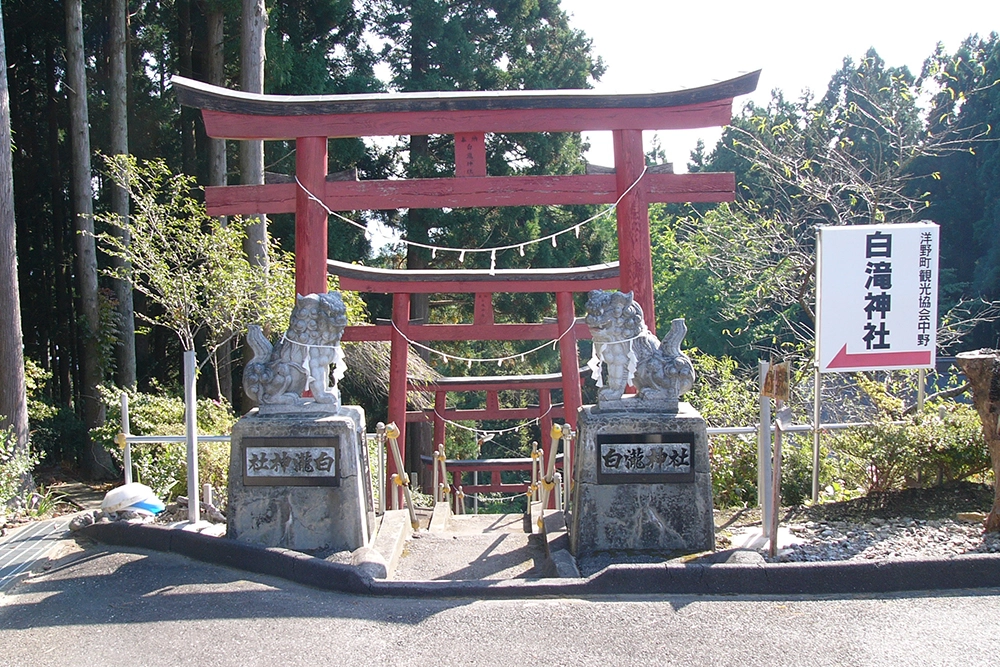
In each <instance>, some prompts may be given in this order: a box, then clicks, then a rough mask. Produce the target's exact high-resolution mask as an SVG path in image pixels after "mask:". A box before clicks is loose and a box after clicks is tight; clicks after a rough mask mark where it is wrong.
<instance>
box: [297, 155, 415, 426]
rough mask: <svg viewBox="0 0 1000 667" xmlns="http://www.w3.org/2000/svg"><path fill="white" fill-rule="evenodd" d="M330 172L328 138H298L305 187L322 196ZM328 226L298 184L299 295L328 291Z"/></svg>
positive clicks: (323, 214)
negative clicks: (328, 168) (328, 166)
mask: <svg viewBox="0 0 1000 667" xmlns="http://www.w3.org/2000/svg"><path fill="white" fill-rule="evenodd" d="M326 172H327V139H326V137H299V138H298V139H296V140H295V175H296V177H298V179H299V182H301V183H302V185H303V186H304V187H305V189H307V190H309V192H311V193H313V194H314V195H315V196H316V197H319V198H322V197H323V193H324V190H325V188H326ZM326 229H327V215H326V210H325V209H324V208H323V207H322V206H321V205H320V204H319V203H318V202H315V201H313V200H312V199H310V198H309V194H308V193H307V192H306V191H305V190H303V188H301V187H296V192H295V291H296V292H297V293H299V294H322V293H325V292H326V259H327V249H326ZM401 422H402V420H400V423H401ZM400 428H402V425H400ZM401 444H402V443H401Z"/></svg>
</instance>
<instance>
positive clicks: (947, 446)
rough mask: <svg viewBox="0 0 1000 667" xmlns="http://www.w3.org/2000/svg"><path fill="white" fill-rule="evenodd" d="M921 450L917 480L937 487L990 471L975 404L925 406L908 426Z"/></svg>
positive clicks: (988, 455)
mask: <svg viewBox="0 0 1000 667" xmlns="http://www.w3.org/2000/svg"><path fill="white" fill-rule="evenodd" d="M907 431H908V432H909V434H910V437H912V438H913V440H914V444H915V447H916V449H917V456H918V466H917V470H916V474H915V475H914V477H915V478H916V479H917V480H919V481H922V480H927V479H932V480H934V483H936V484H943V483H945V482H951V481H954V480H960V479H965V478H967V477H971V476H973V475H979V474H982V473H984V472H986V471H987V470H989V469H990V451H989V447H988V446H987V445H986V439H985V438H984V437H983V426H982V422H981V421H980V420H979V415H978V414H977V413H976V409H975V408H974V407H972V406H971V405H968V404H964V403H956V402H955V401H942V402H940V403H935V404H927V405H926V406H924V412H923V414H921V415H919V417H918V418H914V419H913V420H912V424H911V425H910V426H908V427H907Z"/></svg>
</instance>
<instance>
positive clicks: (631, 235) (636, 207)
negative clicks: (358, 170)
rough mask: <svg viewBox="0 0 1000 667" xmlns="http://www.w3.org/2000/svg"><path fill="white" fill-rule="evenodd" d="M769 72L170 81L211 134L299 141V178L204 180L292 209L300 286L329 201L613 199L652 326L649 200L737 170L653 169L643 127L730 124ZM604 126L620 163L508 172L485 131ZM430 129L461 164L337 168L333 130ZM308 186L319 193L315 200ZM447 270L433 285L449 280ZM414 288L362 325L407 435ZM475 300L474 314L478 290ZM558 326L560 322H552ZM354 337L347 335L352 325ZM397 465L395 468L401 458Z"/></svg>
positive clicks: (214, 208) (215, 190) (398, 204)
mask: <svg viewBox="0 0 1000 667" xmlns="http://www.w3.org/2000/svg"><path fill="white" fill-rule="evenodd" d="M759 75H760V72H759V71H758V72H752V73H750V74H746V75H743V76H740V77H737V78H735V79H730V80H728V81H723V82H721V83H716V84H713V85H709V86H704V87H700V88H692V89H689V90H680V91H673V92H665V93H649V94H629V95H607V94H598V93H594V92H593V91H589V90H534V91H482V92H451V93H448V92H428V93H388V94H364V95H325V96H279V95H258V94H253V93H243V92H237V91H231V90H228V89H225V88H219V87H217V86H212V85H209V84H205V83H201V82H198V81H194V80H191V79H186V78H183V77H173V79H172V85H173V88H174V90H175V91H176V93H177V97H178V99H179V100H180V102H181V104H183V105H186V106H190V107H196V108H199V109H201V110H202V117H203V119H204V122H205V131H206V132H207V134H208V135H209V136H210V137H214V138H219V139H234V140H252V139H258V140H290V139H294V140H295V142H296V157H295V173H296V178H297V180H298V183H276V184H268V185H242V186H224V187H209V188H206V190H205V203H206V206H207V209H208V213H209V214H210V215H237V214H253V213H265V214H267V213H291V212H294V213H295V262H296V276H295V286H296V290H297V291H298V292H299V293H301V294H308V293H314V292H324V291H326V274H327V256H326V253H327V222H328V221H327V210H326V209H327V208H329V209H330V210H333V211H353V210H381V209H395V208H461V207H490V206H537V205H542V206H547V205H570V204H616V214H617V222H618V248H619V264H620V274H621V275H620V281H618V284H616V285H614V286H615V287H618V288H619V289H621V290H623V291H632V292H633V293H634V295H635V299H636V301H637V302H638V303H639V304H640V305H641V306H642V308H643V311H644V313H645V315H646V323H647V325H648V326H649V328H650V329H651V330H655V314H654V311H653V279H652V260H651V256H650V242H649V211H648V205H649V204H650V203H657V202H720V201H732V199H733V197H734V193H735V187H736V183H735V177H734V176H733V174H731V173H696V174H670V173H644V170H645V154H644V152H643V145H642V132H643V130H672V129H691V128H701V127H715V126H721V125H726V124H728V123H729V122H730V119H731V117H732V103H733V98H734V97H735V96H737V95H743V94H746V93H750V92H752V91H753V90H754V89H755V88H756V87H757V79H758V77H759ZM601 130H604V131H611V132H612V134H613V138H614V155H615V165H614V171H613V173H603V174H586V175H562V176H504V177H501V176H488V175H487V173H486V153H485V142H484V135H485V133H487V132H494V133H496V132H583V131H601ZM425 134H453V135H454V136H455V152H456V155H455V157H456V160H455V163H456V173H455V177H453V178H426V179H413V180H368V181H357V180H354V181H344V180H329V179H328V178H327V175H328V154H327V142H328V140H329V139H330V138H338V137H372V136H396V135H425ZM640 177H641V178H640ZM299 184H301V187H300V185H299ZM310 194H312V195H314V196H315V197H316V198H318V199H320V200H322V202H323V204H320V203H319V202H317V201H314V200H313V199H311V198H310ZM324 206H325V207H324ZM430 273H440V272H430ZM471 273H472V272H468V271H464V272H461V275H460V276H455V277H454V278H453V285H452V286H449V287H448V288H447V289H441V290H440V291H444V292H449V291H450V292H459V291H469V290H468V289H455V287H457V286H459V285H461V284H463V283H464V282H465V279H466V278H467V277H469V276H470V274H471ZM496 273H500V272H499V271H498V272H496ZM521 273H523V272H521ZM342 280H343V277H342ZM438 282H439V284H438V285H437V288H442V287H443V286H442V285H441V284H440V281H438ZM348 284H349V283H344V282H342V285H343V286H344V287H345V289H357V288H356V287H353V288H352V287H349V286H348ZM539 284H540V283H539ZM536 286H537V285H536ZM608 286H609V287H610V286H611V285H608ZM476 289H477V290H481V291H480V292H477V294H478V293H483V294H489V293H492V292H499V291H505V288H504V287H503V286H502V285H499V284H497V285H493V284H481V285H479V286H478V287H477V288H476ZM544 291H555V290H544ZM571 291H572V290H571ZM410 293H414V292H395V293H394V297H393V322H394V323H395V324H396V325H397V328H396V329H395V330H393V331H392V332H391V335H390V336H389V337H388V338H384V337H382V336H383V333H381V331H383V330H384V328H379V327H364V328H365V329H369V330H372V331H370V332H366V333H370V334H372V335H377V337H376V338H374V339H375V340H391V341H392V370H391V373H392V377H391V383H392V385H393V386H395V387H397V390H396V392H395V393H394V394H393V396H392V397H391V399H390V405H389V419H390V420H391V421H395V422H396V424H397V425H398V426H399V428H400V431H401V435H400V439H399V443H400V444H401V445H403V443H405V438H404V435H405V434H404V433H402V431H404V429H405V422H406V392H405V387H406V377H405V375H406V370H405V369H406V364H405V357H406V342H405V339H404V338H403V336H402V335H400V333H399V332H400V331H401V328H402V327H400V324H403V325H404V326H409V298H408V294H410ZM561 294H564V295H565V296H564V297H562V298H569V310H568V311H567V310H566V309H565V308H563V307H561V308H560V320H562V319H563V318H564V317H566V315H564V313H565V312H569V313H572V296H571V294H570V293H569V292H563V293H561ZM484 303H485V302H484ZM476 306H477V308H476V310H477V314H478V313H479V312H480V299H479V297H478V296H477V302H476ZM490 312H491V313H492V310H490ZM569 316H570V317H572V315H569ZM570 321H572V320H570ZM429 326H430V325H424V327H421V332H420V333H419V334H416V335H418V336H420V338H417V339H416V340H461V338H454V337H448V336H454V335H458V336H463V335H465V334H466V333H468V330H455V331H453V332H451V333H450V334H449V333H447V332H446V330H445V329H440V330H439V331H441V332H444V333H443V335H442V336H441V337H436V338H428V337H427V336H428V334H429V332H430V331H431V330H430V329H429V328H428V327H429ZM441 326H443V325H441ZM493 326H494V327H501V326H525V325H493ZM532 326H537V327H544V326H546V325H532ZM354 329H358V328H354ZM552 330H553V331H556V327H555V326H553V327H552ZM387 333H388V332H387ZM559 333H561V330H560V331H558V332H556V334H555V336H551V337H549V338H546V336H547V334H546V336H543V335H542V332H541V330H537V331H533V332H532V333H531V336H525V335H520V336H517V337H516V339H522V338H524V339H528V338H532V337H534V336H537V337H536V338H534V339H536V340H537V339H551V338H555V337H556V336H558V334H559ZM351 335H354V334H351ZM344 339H345V340H351V338H350V337H349V336H348V335H347V334H345V337H344ZM354 340H358V338H354ZM501 340H511V339H510V338H501ZM568 352H569V350H565V351H563V361H562V364H563V366H564V368H563V387H564V394H566V395H569V394H570V393H572V392H573V391H574V389H573V386H574V385H575V387H576V389H575V392H576V393H577V395H579V383H578V376H577V374H576V373H575V372H573V373H568V372H567V368H566V366H567V364H569V363H570V362H569V360H568V359H567V357H568ZM400 360H402V361H403V362H404V363H402V365H400V364H399V363H398V362H399V361H400ZM577 363H578V360H577V356H576V352H575V341H574V350H573V357H572V362H571V364H570V365H572V367H573V368H574V369H575V367H576V365H577ZM401 388H402V389H401ZM400 396H402V398H400ZM566 407H567V408H569V405H567V406H566ZM575 417H576V415H575V412H574V413H572V414H570V411H569V410H568V409H567V414H566V416H565V418H566V420H567V421H568V422H570V423H571V424H572V425H573V426H574V427H575V425H576V424H575V422H576V418H575ZM390 468H394V466H393V465H392V463H391V462H390ZM392 472H395V470H392V469H390V471H389V474H391V473H392Z"/></svg>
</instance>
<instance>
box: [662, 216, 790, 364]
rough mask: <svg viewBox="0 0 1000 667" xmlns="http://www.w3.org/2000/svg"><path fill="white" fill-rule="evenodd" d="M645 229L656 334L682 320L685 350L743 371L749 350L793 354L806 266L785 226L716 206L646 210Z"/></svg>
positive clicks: (750, 356) (751, 352) (749, 357)
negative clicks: (728, 361)
mask: <svg viewBox="0 0 1000 667" xmlns="http://www.w3.org/2000/svg"><path fill="white" fill-rule="evenodd" d="M650 227H651V230H652V233H651V236H652V239H653V248H652V252H653V291H654V296H655V299H656V312H657V330H659V331H666V330H667V329H668V328H669V326H670V320H671V319H673V318H675V317H684V318H685V319H686V320H687V323H688V327H689V330H688V337H687V340H688V342H689V343H690V344H691V345H695V346H697V347H698V348H699V349H701V350H702V351H704V352H707V353H709V354H712V355H716V356H726V355H734V356H736V357H737V358H738V359H739V361H740V362H741V363H744V364H750V363H753V360H754V359H756V358H757V353H755V352H754V349H765V350H772V351H780V353H781V354H782V355H787V354H789V353H791V352H794V351H796V350H798V349H799V347H800V343H799V341H800V339H801V338H802V337H803V336H804V333H803V326H804V322H803V318H804V315H803V311H802V309H801V304H800V301H801V298H802V294H801V293H800V290H799V285H800V284H801V283H802V281H803V279H805V276H804V274H803V269H802V267H803V266H804V265H807V264H808V263H809V259H808V258H807V257H805V256H803V251H802V250H801V249H799V248H797V247H796V246H795V244H794V243H791V242H789V239H788V229H787V227H786V226H784V225H782V224H781V223H779V222H776V221H773V220H769V219H766V218H763V217H761V216H760V215H751V214H749V213H747V212H746V211H744V210H741V209H739V208H735V207H731V206H729V205H728V204H722V205H720V206H718V207H717V208H715V209H712V210H710V211H708V212H706V213H705V214H704V215H702V214H698V213H696V212H694V213H691V214H688V215H683V216H676V215H671V214H670V213H669V209H668V208H667V207H664V206H654V207H652V208H651V211H650Z"/></svg>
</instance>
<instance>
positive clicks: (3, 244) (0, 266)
mask: <svg viewBox="0 0 1000 667" xmlns="http://www.w3.org/2000/svg"><path fill="white" fill-rule="evenodd" d="M5 41H6V40H5V39H4V34H3V16H2V13H0V313H3V314H4V316H3V317H2V318H0V428H7V427H12V428H13V429H14V436H15V438H16V439H17V440H16V442H17V444H16V447H17V449H18V450H21V451H23V450H26V449H27V448H28V401H27V397H26V394H25V386H24V357H23V352H22V350H21V340H22V339H21V304H20V299H19V296H18V284H17V248H16V227H15V224H14V174H13V164H12V159H11V145H10V96H9V94H8V91H7V56H6V53H7V51H6V44H5ZM30 484H31V478H30V476H28V477H27V478H26V479H24V480H22V486H23V487H25V488H27V487H29V486H30Z"/></svg>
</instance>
